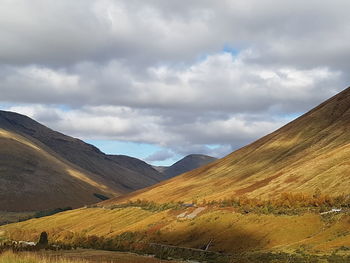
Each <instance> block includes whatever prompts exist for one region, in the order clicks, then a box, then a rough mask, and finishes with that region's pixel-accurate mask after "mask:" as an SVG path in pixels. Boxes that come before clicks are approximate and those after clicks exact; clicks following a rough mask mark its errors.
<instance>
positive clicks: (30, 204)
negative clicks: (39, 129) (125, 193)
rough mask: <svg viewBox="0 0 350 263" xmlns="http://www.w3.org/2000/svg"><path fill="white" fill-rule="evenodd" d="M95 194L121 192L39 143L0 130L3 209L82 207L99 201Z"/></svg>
mask: <svg viewBox="0 0 350 263" xmlns="http://www.w3.org/2000/svg"><path fill="white" fill-rule="evenodd" d="M94 194H103V195H106V196H110V197H111V196H115V195H117V194H118V192H116V191H115V190H113V189H111V188H109V187H108V186H107V182H106V181H104V180H101V178H99V177H97V176H96V175H94V174H91V173H89V172H87V171H84V170H82V169H81V168H79V167H76V166H75V165H73V164H71V163H69V162H67V161H66V160H64V159H62V158H60V157H59V156H58V155H57V154H55V153H54V152H53V151H52V150H50V149H49V148H47V147H46V146H45V145H43V144H41V143H40V142H38V141H35V140H29V139H28V138H26V137H24V136H21V135H19V134H16V133H14V132H10V131H7V130H4V129H0V210H3V211H4V210H5V211H35V210H44V209H53V208H58V207H67V206H72V207H79V206H83V205H84V204H90V203H96V202H98V201H100V199H99V198H97V197H96V196H95V195H94Z"/></svg>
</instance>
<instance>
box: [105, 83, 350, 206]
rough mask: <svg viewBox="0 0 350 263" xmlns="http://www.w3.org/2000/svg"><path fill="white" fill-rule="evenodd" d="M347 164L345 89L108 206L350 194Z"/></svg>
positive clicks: (349, 116)
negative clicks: (201, 164) (258, 135)
mask: <svg viewBox="0 0 350 263" xmlns="http://www.w3.org/2000/svg"><path fill="white" fill-rule="evenodd" d="M349 160H350V88H348V89H346V90H344V91H343V92H341V93H339V94H338V95H336V96H334V97H333V98H331V99H329V100H327V101H326V102H324V103H322V104H321V105H319V106H318V107H316V108H315V109H313V110H311V111H310V112H308V113H306V114H305V115H303V116H301V117H300V118H298V119H296V120H294V121H292V122H291V123H289V124H287V125H286V126H284V127H282V128H281V129H279V130H277V131H275V132H273V133H271V134H269V135H267V136H265V137H263V138H261V139H259V140H258V141H256V142H254V143H252V144H250V145H248V146H246V147H243V148H241V149H239V150H237V151H235V152H233V153H232V154H230V155H228V156H227V157H225V158H223V159H220V160H218V161H216V162H214V163H211V164H209V165H207V166H205V167H202V168H199V169H197V170H194V171H191V172H188V173H185V174H183V175H180V176H178V177H175V178H173V179H171V180H168V181H166V182H163V183H160V184H158V185H156V186H153V187H150V188H148V189H146V190H141V191H138V192H135V193H133V194H129V195H126V196H125V197H123V198H119V199H118V198H117V199H115V200H112V201H109V202H108V203H111V202H113V201H115V202H120V201H123V200H127V199H137V198H140V199H142V198H145V199H148V200H154V201H159V200H162V201H163V202H164V201H170V200H183V201H186V200H187V201H190V200H192V199H204V198H205V199H208V200H210V199H220V198H224V197H230V196H237V195H248V196H252V197H255V196H259V197H269V196H274V195H276V194H278V193H281V192H314V191H315V189H316V188H320V189H321V190H322V191H323V192H324V193H330V194H341V193H349V185H350V176H349V175H350V161H349Z"/></svg>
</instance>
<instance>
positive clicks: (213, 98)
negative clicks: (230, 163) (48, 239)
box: [0, 0, 350, 161]
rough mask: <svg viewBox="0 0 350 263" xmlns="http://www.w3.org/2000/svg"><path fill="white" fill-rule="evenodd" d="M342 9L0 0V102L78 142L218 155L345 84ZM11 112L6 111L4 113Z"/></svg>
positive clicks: (338, 5) (335, 4)
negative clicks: (98, 141) (112, 142)
mask: <svg viewBox="0 0 350 263" xmlns="http://www.w3.org/2000/svg"><path fill="white" fill-rule="evenodd" d="M349 7H350V3H349V2H348V1H345V0H344V1H340V0H336V1H332V2H322V3H320V2H319V1H314V0H311V1H307V2H305V1H298V0H297V1H283V3H282V2H281V1H277V0H275V1H272V0H270V1H263V2H262V1H258V0H254V1H253V0H249V1H244V2H240V1H220V2H219V3H218V2H217V1H209V0H204V1H203V0H201V1H199V0H191V1H186V5H184V4H183V3H181V2H179V1H166V2H164V1H161V0H151V1H136V0H130V1H112V0H103V1H92V0H91V1H90V0H84V1H83V0H81V1H79V0H76V1H68V0H62V1H53V0H49V1H43V0H33V1H31V2H30V3H29V2H28V1H24V0H14V1H2V2H1V3H0V40H1V41H0V93H1V98H0V103H6V105H7V107H6V109H9V110H13V111H17V112H20V113H24V114H27V115H29V116H31V117H34V118H35V119H37V120H38V121H41V122H43V123H44V124H46V125H48V126H50V127H52V128H54V129H58V130H60V131H62V132H65V133H67V134H70V135H73V136H77V137H80V138H83V139H104V140H106V139H107V140H121V141H132V142H142V143H150V144H155V145H159V146H162V147H163V148H164V150H161V151H159V152H156V153H154V154H151V155H150V156H149V158H148V160H149V161H157V160H161V159H164V158H170V156H171V154H180V155H185V154H189V153H206V154H211V155H214V156H217V157H221V156H223V155H225V154H227V153H229V152H230V151H232V150H234V149H236V148H237V147H240V146H242V145H244V144H246V143H248V142H251V141H253V140H255V139H257V138H258V137H260V136H262V135H264V134H266V133H269V132H271V131H273V130H274V129H276V128H278V127H279V126H281V125H283V124H285V123H286V122H288V121H289V120H291V119H292V118H294V117H295V116H297V115H299V114H300V113H302V112H305V111H306V110H308V109H310V108H312V107H314V106H315V105H317V104H318V103H320V102H321V101H323V100H324V99H326V98H328V97H330V96H332V95H334V94H335V93H337V92H338V91H340V90H341V89H343V88H345V87H346V86H347V82H348V80H349V79H348V76H349V73H350V67H349V65H348V63H347V61H349V59H350V46H349V45H348V44H347V43H348V42H349V40H350V39H349V38H350V36H349V34H347V32H348V30H349V28H350V20H349V19H347V17H348V14H347V10H348V9H349ZM8 105H9V106H8Z"/></svg>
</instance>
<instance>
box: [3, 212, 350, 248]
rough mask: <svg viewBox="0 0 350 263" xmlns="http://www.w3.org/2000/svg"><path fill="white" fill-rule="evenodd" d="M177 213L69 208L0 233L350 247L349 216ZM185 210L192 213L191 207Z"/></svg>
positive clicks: (235, 245) (33, 238) (223, 245)
mask: <svg viewBox="0 0 350 263" xmlns="http://www.w3.org/2000/svg"><path fill="white" fill-rule="evenodd" d="M184 211H186V209H185V208H184V209H181V210H177V211H162V212H150V211H144V210H142V209H140V208H135V207H132V208H122V209H115V210H109V209H102V208H89V209H79V210H73V211H67V212H64V213H60V214H57V215H53V216H50V217H45V218H39V219H33V220H29V221H25V222H21V223H17V224H11V225H7V226H3V227H1V228H0V231H4V233H3V234H4V235H6V236H7V237H9V238H10V239H13V240H28V241H36V240H37V239H38V235H39V234H40V232H42V231H47V232H48V233H49V239H50V240H51V241H64V240H65V241H67V240H69V238H72V236H73V233H83V234H84V235H87V236H89V235H96V236H103V237H107V238H108V237H111V238H112V237H115V236H117V235H120V234H122V233H124V232H127V231H129V232H138V233H141V234H143V235H144V236H143V240H142V242H146V243H147V242H156V243H166V244H172V245H179V246H186V247H192V248H200V247H203V246H204V245H206V244H207V243H208V241H209V240H213V244H212V247H211V250H214V251H225V252H237V251H251V250H254V251H255V250H260V251H268V250H276V251H288V252H290V251H295V250H296V249H297V248H299V247H300V246H307V247H308V249H309V250H310V251H316V250H321V251H325V252H327V251H332V250H334V249H337V248H339V247H341V246H349V247H350V234H349V232H348V228H349V226H350V225H349V224H350V223H349V222H350V217H349V216H348V215H344V214H343V215H341V214H340V215H337V218H336V220H334V221H332V222H327V221H325V220H323V219H322V217H321V216H320V215H318V214H313V213H310V214H308V213H306V214H304V215H293V216H291V215H289V216H287V215H281V216H277V215H272V214H269V215H259V214H254V213H249V214H240V213H236V212H234V211H233V209H232V208H212V209H209V208H208V209H206V210H204V211H203V212H201V214H200V215H199V216H198V217H196V218H194V219H193V220H178V219H177V215H179V214H181V213H183V212H184ZM187 211H191V208H188V209H187Z"/></svg>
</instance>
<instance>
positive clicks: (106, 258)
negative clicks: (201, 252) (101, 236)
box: [0, 250, 176, 263]
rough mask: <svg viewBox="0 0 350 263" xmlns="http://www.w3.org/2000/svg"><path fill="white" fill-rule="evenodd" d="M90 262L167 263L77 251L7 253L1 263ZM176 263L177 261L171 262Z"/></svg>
mask: <svg viewBox="0 0 350 263" xmlns="http://www.w3.org/2000/svg"><path fill="white" fill-rule="evenodd" d="M90 262H100V263H107V262H114V263H165V262H170V261H167V260H160V259H156V258H152V257H146V256H140V255H136V254H131V253H122V252H110V251H98V250H77V251H61V252H47V251H44V252H36V253H34V252H20V253H12V252H5V253H3V254H0V263H90ZM171 262H173V263H176V262H175V261H171Z"/></svg>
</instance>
